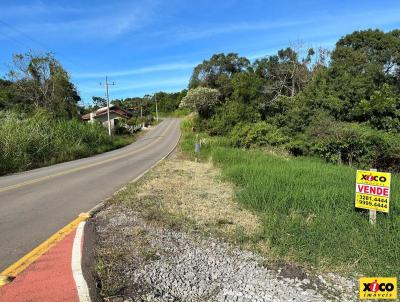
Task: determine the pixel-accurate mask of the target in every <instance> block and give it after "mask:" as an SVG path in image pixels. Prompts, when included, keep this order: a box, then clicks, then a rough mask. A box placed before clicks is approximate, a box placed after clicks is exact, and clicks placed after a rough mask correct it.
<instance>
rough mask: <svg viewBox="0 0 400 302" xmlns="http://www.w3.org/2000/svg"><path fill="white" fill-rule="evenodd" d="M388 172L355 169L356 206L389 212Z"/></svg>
mask: <svg viewBox="0 0 400 302" xmlns="http://www.w3.org/2000/svg"><path fill="white" fill-rule="evenodd" d="M390 178H391V175H390V173H384V172H373V171H364V170H358V171H357V180H356V204H355V206H356V208H362V209H370V210H376V211H379V212H385V213H389V198H390Z"/></svg>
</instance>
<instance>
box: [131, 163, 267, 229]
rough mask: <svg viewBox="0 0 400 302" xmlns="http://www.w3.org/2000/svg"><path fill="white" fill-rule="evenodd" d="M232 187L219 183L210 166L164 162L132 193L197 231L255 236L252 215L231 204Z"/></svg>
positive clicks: (257, 225)
mask: <svg viewBox="0 0 400 302" xmlns="http://www.w3.org/2000/svg"><path fill="white" fill-rule="evenodd" d="M233 196H234V192H233V187H232V185H230V184H229V183H226V182H222V181H221V180H220V179H219V171H218V170H217V169H215V168H214V167H213V166H212V164H210V163H196V162H192V161H180V160H168V161H165V162H163V163H162V164H161V165H160V166H158V167H157V168H155V169H154V171H152V173H151V178H149V179H148V180H147V181H146V182H144V183H143V184H142V185H141V186H140V187H139V188H138V189H137V192H136V198H137V199H138V200H139V201H140V200H156V201H158V202H159V207H160V208H159V210H160V211H161V212H164V213H168V214H169V215H172V216H176V217H185V219H189V220H191V221H192V222H194V223H196V224H198V225H199V226H201V227H205V226H206V227H215V228H217V229H218V230H219V231H220V232H223V233H226V234H234V233H237V232H239V231H242V232H245V233H247V234H255V233H256V232H257V231H258V230H259V228H260V224H259V222H258V219H257V217H256V216H255V215H253V214H252V213H250V212H249V211H247V210H245V209H244V208H242V207H241V206H239V205H238V203H236V202H235V201H234V200H233Z"/></svg>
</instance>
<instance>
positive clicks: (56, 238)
mask: <svg viewBox="0 0 400 302" xmlns="http://www.w3.org/2000/svg"><path fill="white" fill-rule="evenodd" d="M172 125H173V124H170V125H169V126H168V127H167V129H165V130H164V131H163V133H162V134H161V135H160V137H159V138H158V139H156V140H154V141H153V142H152V143H150V144H149V145H147V146H145V147H143V148H140V149H137V150H135V151H133V152H129V153H127V154H124V155H120V156H116V157H113V158H109V159H107V160H104V161H101V162H97V163H94V164H89V165H86V166H82V167H79V168H75V169H71V170H67V171H64V172H61V173H56V174H52V175H48V176H45V177H41V178H37V179H33V180H31V181H26V182H23V183H20V184H17V185H13V186H8V187H4V188H1V189H0V192H3V191H6V190H10V189H14V188H17V187H22V186H25V185H28V184H31V183H35V182H40V181H43V180H45V179H49V178H52V177H56V176H59V175H64V174H68V173H72V172H75V171H79V170H83V169H86V168H88V167H92V166H97V165H100V164H103V163H105V162H109V161H111V160H116V159H119V158H123V157H126V156H129V155H132V154H134V153H137V152H139V151H142V150H144V149H147V148H149V147H150V146H151V145H153V144H154V143H156V142H157V141H158V140H160V139H161V137H162V136H164V135H165V133H167V131H168V130H169V129H170V128H171V126H172ZM88 218H90V215H89V214H88V213H81V214H80V215H79V216H78V217H77V218H76V219H74V220H73V221H71V222H70V223H69V224H67V225H66V226H65V227H63V228H62V229H61V230H59V231H58V232H56V233H54V234H53V235H52V236H51V237H50V238H48V239H47V240H46V241H44V242H43V243H41V244H40V245H39V246H37V247H36V248H34V249H33V250H32V251H30V252H29V253H27V254H26V255H25V256H23V257H22V258H20V259H19V260H18V261H16V262H15V263H13V264H12V265H10V266H9V267H7V268H6V269H5V270H3V271H2V272H1V273H0V287H2V286H4V285H6V284H7V283H10V282H11V281H12V280H13V278H14V277H15V276H17V275H18V274H20V273H21V272H22V271H24V270H25V269H26V268H27V267H28V266H29V265H31V264H32V263H33V262H35V261H36V260H37V259H38V258H39V257H40V256H42V255H43V254H44V253H46V252H47V251H48V250H49V249H50V248H51V247H53V246H54V245H55V244H57V243H58V242H60V241H61V240H63V239H64V238H65V237H66V236H67V235H68V234H70V233H71V232H72V231H73V230H75V229H76V228H77V227H78V225H79V223H80V222H82V221H84V220H86V219H88Z"/></svg>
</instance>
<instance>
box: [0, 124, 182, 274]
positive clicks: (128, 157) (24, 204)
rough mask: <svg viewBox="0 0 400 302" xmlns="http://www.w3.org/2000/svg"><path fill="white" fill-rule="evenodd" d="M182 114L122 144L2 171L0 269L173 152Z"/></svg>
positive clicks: (177, 138) (0, 186)
mask: <svg viewBox="0 0 400 302" xmlns="http://www.w3.org/2000/svg"><path fill="white" fill-rule="evenodd" d="M179 136H180V128H179V120H178V119H166V120H164V121H163V122H161V123H160V124H159V125H158V126H156V127H154V128H153V129H152V130H149V132H147V133H146V134H145V135H144V136H143V137H142V138H140V139H139V140H138V141H136V142H135V143H133V144H131V145H129V146H126V147H124V148H121V149H118V150H114V151H111V152H107V153H103V154H99V155H97V156H93V157H88V158H84V159H79V160H75V161H71V162H66V163H61V164H57V165H53V166H50V167H45V168H40V169H35V170H31V171H27V172H23V173H18V174H13V175H8V176H3V177H0V272H1V271H2V270H4V269H5V268H6V267H8V266H9V265H11V264H12V263H14V262H15V261H17V260H18V259H19V258H21V257H22V256H23V255H25V254H26V253H27V252H29V251H31V250H32V249H33V248H35V247H36V246H38V245H39V244H40V243H42V242H43V241H45V240H46V239H47V238H48V237H50V236H51V235H52V234H53V233H55V232H57V231H58V230H59V229H61V228H62V227H63V226H65V225H66V224H68V223H69V222H70V221H72V220H73V219H75V218H76V217H77V215H79V214H80V213H81V212H87V211H89V210H90V209H91V208H92V207H94V206H95V205H97V204H98V203H99V202H101V201H102V200H104V199H106V198H107V197H110V196H111V195H112V194H113V193H114V192H115V191H117V190H118V189H119V188H121V187H123V186H124V185H125V184H126V183H127V182H129V181H131V180H133V179H135V178H136V177H137V176H139V175H140V174H142V173H143V172H144V171H146V170H147V169H148V168H150V167H151V166H152V165H153V164H154V163H156V162H157V161H159V160H160V159H161V158H162V157H164V156H165V155H166V154H167V153H169V152H170V151H171V150H172V149H173V148H174V146H175V145H176V143H177V141H178V140H179Z"/></svg>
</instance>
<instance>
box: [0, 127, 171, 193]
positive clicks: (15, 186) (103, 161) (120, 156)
mask: <svg viewBox="0 0 400 302" xmlns="http://www.w3.org/2000/svg"><path fill="white" fill-rule="evenodd" d="M172 125H173V124H172V123H171V124H170V125H169V126H168V127H167V129H165V130H164V131H163V133H162V134H161V135H160V137H158V138H157V139H155V140H154V141H153V142H152V143H150V144H148V145H146V146H144V147H142V148H139V149H136V150H133V151H131V152H128V153H125V154H121V155H117V156H114V157H111V158H108V159H105V160H102V161H99V162H95V163H92V164H87V165H83V166H80V167H76V168H73V169H69V170H65V171H62V172H59V173H54V174H50V175H46V176H43V177H39V178H35V179H31V180H27V181H24V182H21V183H18V184H15V185H10V186H7V187H3V188H0V193H2V192H5V191H9V190H12V189H17V188H21V187H24V186H27V185H30V184H34V183H38V182H42V181H44V180H47V179H52V178H55V177H57V176H62V175H66V174H70V173H73V172H78V171H81V170H85V169H88V168H92V167H96V166H100V165H102V164H105V163H108V162H111V161H114V160H118V159H122V158H125V157H128V156H131V155H133V154H135V153H138V152H140V151H143V150H146V149H148V148H150V147H151V146H152V145H154V144H155V143H157V142H158V141H159V140H161V138H162V136H164V135H165V133H167V131H168V130H169V129H170V128H171V126H172Z"/></svg>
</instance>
